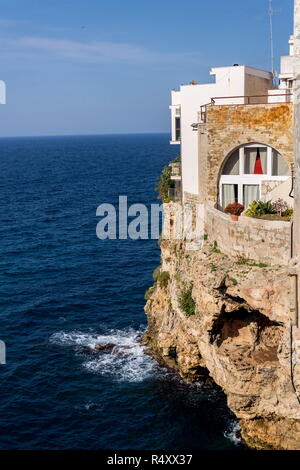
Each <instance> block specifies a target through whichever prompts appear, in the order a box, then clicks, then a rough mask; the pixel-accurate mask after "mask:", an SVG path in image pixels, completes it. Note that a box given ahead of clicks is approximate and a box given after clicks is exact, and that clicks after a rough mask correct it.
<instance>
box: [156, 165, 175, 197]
mask: <svg viewBox="0 0 300 470" xmlns="http://www.w3.org/2000/svg"><path fill="white" fill-rule="evenodd" d="M177 162H180V157H177V158H175V159H174V160H172V161H171V162H170V163H169V164H168V165H166V166H165V167H164V168H163V170H162V172H161V175H160V177H159V180H158V182H157V183H156V189H157V191H158V197H157V198H158V199H161V200H162V202H165V203H167V202H170V201H172V198H170V197H169V189H172V188H174V187H175V182H174V181H173V180H172V179H171V174H172V167H171V166H170V165H171V163H177Z"/></svg>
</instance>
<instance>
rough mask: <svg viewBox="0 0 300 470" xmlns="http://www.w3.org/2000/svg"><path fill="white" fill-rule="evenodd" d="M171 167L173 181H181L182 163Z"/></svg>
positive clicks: (175, 163)
mask: <svg viewBox="0 0 300 470" xmlns="http://www.w3.org/2000/svg"><path fill="white" fill-rule="evenodd" d="M170 167H171V180H173V181H181V163H180V162H174V163H170Z"/></svg>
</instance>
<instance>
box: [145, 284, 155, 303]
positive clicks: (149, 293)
mask: <svg viewBox="0 0 300 470" xmlns="http://www.w3.org/2000/svg"><path fill="white" fill-rule="evenodd" d="M154 291H155V286H151V287H149V289H147V290H146V292H145V295H144V297H145V300H149V299H150V297H151V295H152V294H153V292H154Z"/></svg>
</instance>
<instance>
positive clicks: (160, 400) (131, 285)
mask: <svg viewBox="0 0 300 470" xmlns="http://www.w3.org/2000/svg"><path fill="white" fill-rule="evenodd" d="M168 138H169V136H168V135H163V134H159V135H130V136H124V135H122V136H121V135H115V136H85V137H80V136H78V137H44V138H14V139H13V138H5V139H4V138H2V139H0V175H1V176H0V178H1V179H0V216H1V225H0V234H1V243H0V250H1V256H0V275H1V283H0V302H1V311H0V339H1V340H3V341H5V342H6V345H7V364H6V365H0V376H1V389H0V390H1V393H0V396H1V400H0V449H153V450H154V449H157V450H158V449H166V450H167V449H181V450H182V449H185V450H196V449H239V448H240V445H241V444H239V441H238V439H237V437H236V432H235V430H236V421H235V419H234V417H233V416H232V414H231V413H230V411H229V410H228V409H227V407H226V400H225V397H224V396H223V394H222V393H221V392H220V391H219V390H217V389H215V388H213V387H207V386H204V385H202V384H197V385H193V386H189V385H186V384H184V383H183V382H182V381H181V380H179V379H178V378H177V377H176V376H175V375H174V374H172V373H171V372H170V371H168V370H166V369H164V368H161V367H159V366H158V365H157V364H156V362H155V361H154V360H153V359H151V358H150V357H149V356H147V355H145V354H144V352H143V349H142V348H141V346H140V344H139V339H140V336H141V334H142V333H143V331H145V328H146V317H145V315H144V312H143V306H144V292H145V290H146V289H147V288H148V287H149V286H150V285H151V284H152V278H151V276H152V271H153V269H154V268H155V267H156V266H157V265H158V264H159V247H158V245H157V242H156V241H155V240H143V241H141V240H136V241H133V240H105V241H101V240H99V239H98V238H97V237H96V232H95V230H96V225H97V222H98V221H99V218H97V217H96V208H97V206H98V205H99V204H101V203H103V202H108V203H113V204H116V203H117V202H118V196H119V195H127V196H128V201H129V203H134V202H138V203H146V204H147V205H150V204H151V203H155V202H157V200H156V193H155V190H154V184H155V181H156V179H157V176H158V175H159V173H160V171H161V169H162V167H163V166H164V165H165V164H166V163H167V162H168V161H169V160H170V159H172V158H174V157H175V156H177V152H178V148H177V147H172V146H169V144H168ZM95 343H113V344H115V345H116V346H115V348H114V349H113V350H112V351H108V352H106V353H102V354H95V351H94V349H93V348H94V345H95Z"/></svg>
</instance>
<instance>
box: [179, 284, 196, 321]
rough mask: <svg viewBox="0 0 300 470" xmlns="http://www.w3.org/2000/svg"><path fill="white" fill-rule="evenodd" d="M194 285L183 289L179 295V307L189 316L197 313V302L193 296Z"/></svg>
mask: <svg viewBox="0 0 300 470" xmlns="http://www.w3.org/2000/svg"><path fill="white" fill-rule="evenodd" d="M192 290H193V286H190V287H189V288H188V289H186V290H183V291H182V292H181V294H180V297H179V307H180V308H181V310H182V311H183V312H184V313H185V314H186V316H187V317H191V316H192V315H195V313H196V303H195V301H194V299H193V297H192Z"/></svg>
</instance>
